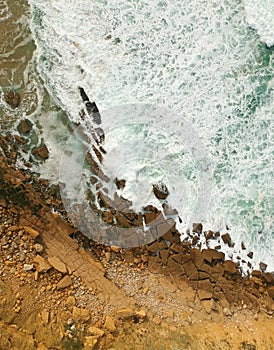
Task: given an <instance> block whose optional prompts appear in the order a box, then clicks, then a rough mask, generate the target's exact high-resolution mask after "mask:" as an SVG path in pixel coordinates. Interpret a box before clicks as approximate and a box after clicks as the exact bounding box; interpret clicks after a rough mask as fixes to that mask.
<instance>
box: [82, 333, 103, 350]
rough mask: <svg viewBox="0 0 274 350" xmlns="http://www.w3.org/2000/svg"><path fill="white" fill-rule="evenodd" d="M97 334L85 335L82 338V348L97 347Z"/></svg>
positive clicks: (91, 348)
mask: <svg viewBox="0 0 274 350" xmlns="http://www.w3.org/2000/svg"><path fill="white" fill-rule="evenodd" d="M99 338H100V337H99V336H98V335H96V336H86V337H85V338H84V339H85V340H84V349H85V350H95V349H98V342H99Z"/></svg>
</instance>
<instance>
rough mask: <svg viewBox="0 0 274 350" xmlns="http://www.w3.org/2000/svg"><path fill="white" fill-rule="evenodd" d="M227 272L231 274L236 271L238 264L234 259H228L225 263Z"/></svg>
mask: <svg viewBox="0 0 274 350" xmlns="http://www.w3.org/2000/svg"><path fill="white" fill-rule="evenodd" d="M223 267H224V270H225V272H228V273H230V274H233V273H236V271H237V269H236V265H235V263H234V262H233V261H232V260H226V261H225V262H224V264H223Z"/></svg>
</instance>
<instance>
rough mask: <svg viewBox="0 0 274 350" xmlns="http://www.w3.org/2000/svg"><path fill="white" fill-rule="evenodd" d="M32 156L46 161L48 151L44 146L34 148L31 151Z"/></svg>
mask: <svg viewBox="0 0 274 350" xmlns="http://www.w3.org/2000/svg"><path fill="white" fill-rule="evenodd" d="M31 153H32V154H34V155H37V156H39V157H41V158H42V159H48V157H49V150H48V149H47V146H46V145H43V146H41V147H38V148H36V147H34V148H33V149H32V151H31Z"/></svg>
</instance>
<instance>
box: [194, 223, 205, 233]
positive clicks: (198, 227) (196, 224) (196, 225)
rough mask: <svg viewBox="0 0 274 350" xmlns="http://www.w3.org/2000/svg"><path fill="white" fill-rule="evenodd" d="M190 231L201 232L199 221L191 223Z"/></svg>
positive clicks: (201, 226) (201, 227)
mask: <svg viewBox="0 0 274 350" xmlns="http://www.w3.org/2000/svg"><path fill="white" fill-rule="evenodd" d="M192 231H193V232H195V233H200V234H201V233H202V232H203V225H202V224H201V223H194V224H193V225H192Z"/></svg>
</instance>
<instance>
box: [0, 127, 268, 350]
mask: <svg viewBox="0 0 274 350" xmlns="http://www.w3.org/2000/svg"><path fill="white" fill-rule="evenodd" d="M29 127H30V124H29V122H28V121H23V122H21V124H20V128H19V131H18V134H14V135H7V136H5V137H4V136H1V137H0V150H1V152H0V181H1V187H0V278H1V280H0V291H1V294H0V324H1V327H0V329H1V330H0V338H1V344H0V349H5V350H6V349H20V350H21V349H40V350H41V349H122V348H123V349H144V348H146V349H172V348H176V347H177V348H180V349H249V350H255V349H267V350H269V349H272V348H273V344H274V338H273V324H274V321H273V315H274V301H273V300H274V277H273V274H271V273H265V272H264V270H265V267H264V266H263V264H262V265H261V270H260V271H253V272H252V274H251V275H250V276H246V277H243V276H242V274H241V272H240V270H239V266H238V264H235V263H234V262H232V261H230V260H225V258H224V254H223V253H222V252H220V251H218V249H217V248H216V249H203V250H201V249H199V239H200V237H201V235H204V236H205V238H206V239H208V240H209V239H222V240H223V241H224V242H225V243H227V244H233V243H232V242H231V239H230V236H229V234H226V235H223V236H222V237H220V234H219V233H218V232H212V231H207V232H204V231H203V227H202V225H201V224H194V225H193V232H192V233H189V239H188V240H187V241H184V242H181V241H180V237H179V233H178V232H177V230H176V227H175V224H174V222H173V221H172V220H171V219H168V220H169V222H168V223H167V220H166V219H164V218H163V217H162V216H161V214H160V213H159V211H158V210H157V209H155V208H153V207H150V208H147V210H146V212H145V213H144V214H142V215H143V219H144V220H145V222H146V223H149V222H151V221H154V222H155V225H154V229H155V230H156V231H157V234H156V236H155V238H156V240H154V242H152V243H149V244H146V245H142V246H141V247H138V248H131V249H120V248H118V247H115V246H104V245H100V244H98V243H96V242H94V241H93V240H91V239H89V238H88V237H86V236H84V235H83V234H82V233H81V232H79V231H78V230H77V228H76V227H75V226H74V225H73V224H72V223H71V222H70V221H69V220H68V219H67V218H66V212H65V210H64V207H63V204H62V201H61V199H60V196H59V191H58V188H57V187H56V186H50V185H49V183H48V182H47V181H46V180H43V179H39V177H37V176H36V175H35V174H33V173H32V172H31V171H30V170H28V171H27V170H20V169H18V168H16V167H15V162H16V158H17V157H18V154H19V152H18V150H19V149H20V148H23V147H24V145H25V143H27V142H26V139H27V137H28V136H27V135H28V132H29V130H28V131H27V129H29ZM41 148H42V150H41ZM45 150H46V146H45V145H41V147H40V151H39V150H38V151H37V153H36V152H35V150H34V151H33V150H27V151H28V152H31V153H32V154H33V155H34V156H38V157H40V158H37V159H38V161H39V159H40V161H43V159H46V158H47V155H48V154H46V153H47V152H45ZM38 152H39V153H38ZM101 204H102V203H101ZM101 209H102V213H106V212H107V210H105V209H106V205H105V206H104V204H103V205H102V206H101ZM111 214H112V215H114V216H115V215H116V220H117V214H116V213H113V212H112V213H111ZM104 215H105V216H104ZM102 216H103V219H104V218H105V219H106V220H109V218H110V216H109V215H108V214H107V215H106V214H102ZM132 218H133V216H130V217H129V220H130V221H132ZM157 218H158V219H157ZM133 219H134V218H133ZM112 220H113V217H112ZM137 221H138V215H137ZM128 222H129V221H127V223H128ZM120 225H122V226H123V225H124V224H123V223H121V222H120ZM163 225H169V226H168V227H165V228H164V230H163V231H161V229H162V228H163ZM161 232H163V233H164V234H163V235H161ZM243 248H244V244H243ZM159 335H160V336H159Z"/></svg>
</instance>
